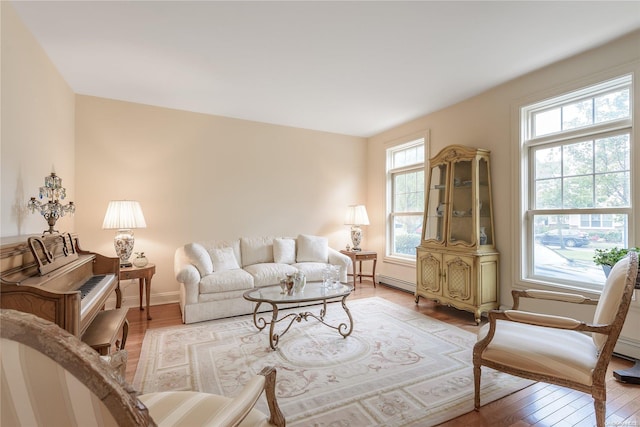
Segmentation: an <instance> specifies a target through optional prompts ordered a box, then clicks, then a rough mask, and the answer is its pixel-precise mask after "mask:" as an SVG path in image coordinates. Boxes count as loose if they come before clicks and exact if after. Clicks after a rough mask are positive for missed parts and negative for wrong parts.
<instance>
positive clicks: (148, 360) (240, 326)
mask: <svg viewBox="0 0 640 427" xmlns="http://www.w3.org/2000/svg"><path fill="white" fill-rule="evenodd" d="M347 306H348V307H349V309H350V311H351V314H352V316H353V321H354V330H353V333H352V334H351V335H350V336H348V337H347V338H343V337H342V336H340V335H339V334H338V332H337V331H336V330H334V329H330V328H328V327H326V326H325V325H322V324H321V323H319V322H318V321H316V320H314V319H312V318H309V320H308V321H304V320H303V321H302V322H300V323H297V322H296V323H294V324H293V325H292V327H291V329H290V330H289V331H288V332H287V333H286V334H285V335H284V336H282V338H281V339H280V343H279V346H278V349H277V350H276V351H273V350H271V348H270V347H269V343H268V331H267V330H266V329H265V330H263V331H258V330H257V328H256V327H255V326H254V324H253V320H252V317H251V316H241V317H235V318H230V319H223V320H214V321H210V322H203V323H196V324H192V325H184V326H175V327H169V328H160V329H149V330H147V333H146V335H145V337H144V342H143V345H142V352H141V354H140V361H139V364H138V368H137V371H136V375H135V379H134V383H133V386H134V387H135V388H136V389H137V390H139V391H141V392H142V393H149V392H154V391H164V390H197V391H204V392H210V393H216V394H222V395H225V396H234V395H236V394H237V393H238V392H239V390H240V389H241V388H242V385H243V384H244V383H245V382H246V381H247V380H248V379H249V378H250V377H251V376H252V375H255V374H256V373H257V372H259V371H260V370H261V369H262V368H263V367H264V366H267V365H272V366H275V367H276V368H277V371H278V373H277V382H276V383H277V390H276V391H277V397H278V403H279V404H280V408H281V409H282V412H283V413H284V415H285V417H286V419H287V425H288V426H339V427H346V426H350V427H355V426H367V427H370V426H431V425H436V424H439V423H441V422H444V421H447V420H449V419H452V418H455V417H457V416H459V415H462V414H464V413H467V412H469V411H471V410H473V372H472V362H471V351H472V348H473V344H474V343H475V341H476V336H475V334H472V333H470V332H467V331H464V330H462V329H460V328H457V327H454V326H451V325H448V324H446V323H443V322H441V321H438V320H435V319H432V318H429V317H427V316H425V315H422V314H420V313H418V312H415V311H412V310H409V309H406V308H404V307H400V306H398V305H396V304H393V303H391V302H389V301H386V300H384V299H382V298H367V299H360V300H355V301H351V302H350V301H348V300H347ZM327 307H328V308H327V315H326V317H325V320H327V321H328V322H329V323H331V322H334V323H340V322H344V321H345V320H346V314H345V312H344V310H343V309H342V307H341V306H340V304H339V303H337V304H335V303H332V304H328V306H327ZM319 310H320V306H311V307H303V308H301V309H297V310H293V311H312V312H316V313H317V312H318V311H319ZM286 312H287V311H286V310H284V311H280V313H281V314H283V313H286ZM531 383H532V382H531V381H527V380H523V379H519V378H516V377H513V376H510V375H506V374H502V373H498V372H495V371H492V370H490V369H487V368H483V369H482V392H481V402H482V404H483V405H484V404H486V403H489V402H491V401H493V400H496V399H499V398H501V397H504V396H506V395H508V394H511V393H513V392H515V391H517V390H520V389H522V388H524V387H526V386H528V385H530V384H531ZM257 407H258V408H259V409H260V410H262V411H263V412H265V413H268V409H267V405H266V401H265V400H264V397H262V398H261V400H260V401H259V402H258V404H257Z"/></svg>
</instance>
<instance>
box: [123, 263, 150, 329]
mask: <svg viewBox="0 0 640 427" xmlns="http://www.w3.org/2000/svg"><path fill="white" fill-rule="evenodd" d="M154 274H156V265H155V264H147V265H145V266H144V267H121V268H120V280H129V279H138V283H139V284H140V310H144V308H142V289H143V288H145V289H146V297H147V320H151V313H150V312H149V301H150V300H151V278H152V277H153V275H154Z"/></svg>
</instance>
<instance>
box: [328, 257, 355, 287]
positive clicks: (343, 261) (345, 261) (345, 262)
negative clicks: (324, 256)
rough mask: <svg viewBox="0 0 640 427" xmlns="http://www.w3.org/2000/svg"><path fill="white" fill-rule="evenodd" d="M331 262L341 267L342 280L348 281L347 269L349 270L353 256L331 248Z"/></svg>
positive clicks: (343, 281)
mask: <svg viewBox="0 0 640 427" xmlns="http://www.w3.org/2000/svg"><path fill="white" fill-rule="evenodd" d="M329 264H331V265H337V266H339V267H340V281H341V282H342V283H347V270H349V266H350V265H351V258H349V257H348V256H346V255H345V254H342V253H340V251H337V250H335V249H333V248H329Z"/></svg>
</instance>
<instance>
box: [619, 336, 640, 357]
mask: <svg viewBox="0 0 640 427" xmlns="http://www.w3.org/2000/svg"><path fill="white" fill-rule="evenodd" d="M613 351H614V352H615V353H616V354H621V355H623V356H626V357H630V358H633V359H638V360H640V342H638V341H636V340H631V339H628V338H625V337H623V336H620V337H619V338H618V342H617V343H616V348H615V349H614V350H613Z"/></svg>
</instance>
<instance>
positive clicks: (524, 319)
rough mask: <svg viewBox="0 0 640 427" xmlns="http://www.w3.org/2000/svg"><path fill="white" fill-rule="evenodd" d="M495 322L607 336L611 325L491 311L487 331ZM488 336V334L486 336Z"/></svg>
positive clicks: (552, 316) (513, 311) (539, 314)
mask: <svg viewBox="0 0 640 427" xmlns="http://www.w3.org/2000/svg"><path fill="white" fill-rule="evenodd" d="M497 320H505V321H510V322H518V323H526V324H529V325H536V326H544V327H547V328H555V329H571V330H574V331H582V332H598V333H601V334H608V333H609V331H610V330H611V325H595V324H592V323H586V322H582V321H580V320H577V319H573V318H571V317H564V316H554V315H551V314H542V313H531V312H528V311H520V310H505V311H498V310H493V311H490V312H489V322H490V326H489V329H491V328H492V327H495V323H496V321H497ZM487 335H489V334H487Z"/></svg>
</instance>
